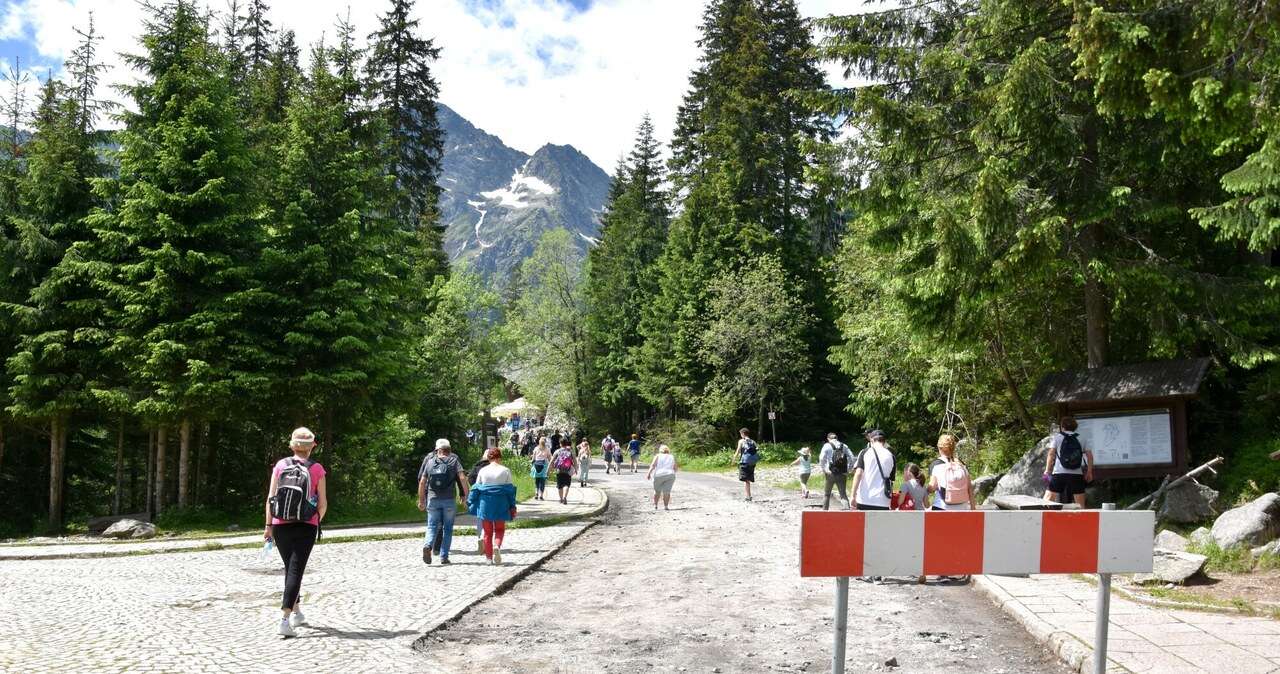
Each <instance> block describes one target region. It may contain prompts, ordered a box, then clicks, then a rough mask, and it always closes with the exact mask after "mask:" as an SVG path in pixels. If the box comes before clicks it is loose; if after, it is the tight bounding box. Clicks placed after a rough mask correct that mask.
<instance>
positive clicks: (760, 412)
mask: <svg viewBox="0 0 1280 674" xmlns="http://www.w3.org/2000/svg"><path fill="white" fill-rule="evenodd" d="M756 442H760V443H763V442H764V398H763V397H761V398H760V406H759V407H758V408H757V409H756Z"/></svg>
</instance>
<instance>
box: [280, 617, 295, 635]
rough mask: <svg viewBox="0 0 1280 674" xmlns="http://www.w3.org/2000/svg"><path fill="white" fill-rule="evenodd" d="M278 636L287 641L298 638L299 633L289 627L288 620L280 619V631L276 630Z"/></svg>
mask: <svg viewBox="0 0 1280 674" xmlns="http://www.w3.org/2000/svg"><path fill="white" fill-rule="evenodd" d="M276 634H279V635H280V636H282V637H284V638H286V639H289V638H292V637H296V636H298V633H297V632H294V631H293V627H292V626H290V625H289V619H288V618H281V619H280V629H278V630H276Z"/></svg>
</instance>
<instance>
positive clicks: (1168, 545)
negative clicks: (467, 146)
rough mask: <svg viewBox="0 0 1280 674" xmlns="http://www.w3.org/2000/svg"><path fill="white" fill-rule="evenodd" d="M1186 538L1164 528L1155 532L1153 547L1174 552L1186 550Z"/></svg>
mask: <svg viewBox="0 0 1280 674" xmlns="http://www.w3.org/2000/svg"><path fill="white" fill-rule="evenodd" d="M1187 543H1188V541H1187V539H1185V538H1183V537H1182V536H1179V535H1178V534H1177V533H1176V532H1173V531H1169V530H1167V529H1166V530H1164V531H1161V532H1160V533H1158V534H1156V541H1155V547H1157V548H1159V549H1161V550H1173V551H1174V552H1186V551H1187Z"/></svg>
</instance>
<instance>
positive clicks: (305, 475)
mask: <svg viewBox="0 0 1280 674" xmlns="http://www.w3.org/2000/svg"><path fill="white" fill-rule="evenodd" d="M313 463H314V462H313V461H310V460H307V461H300V460H298V459H296V458H294V459H290V461H289V464H288V465H287V466H285V467H284V468H283V469H281V470H280V475H279V477H277V478H276V493H275V495H274V496H272V497H271V516H272V517H274V518H276V519H278V520H280V521H282V522H306V521H308V520H310V519H311V518H312V517H314V516H315V514H316V505H315V504H314V503H312V502H311V490H312V485H311V465H312V464H313Z"/></svg>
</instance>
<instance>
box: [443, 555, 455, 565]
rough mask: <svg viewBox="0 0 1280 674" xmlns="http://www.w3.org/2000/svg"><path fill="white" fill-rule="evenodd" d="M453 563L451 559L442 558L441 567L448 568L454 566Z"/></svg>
mask: <svg viewBox="0 0 1280 674" xmlns="http://www.w3.org/2000/svg"><path fill="white" fill-rule="evenodd" d="M452 563H453V562H451V561H449V558H448V557H441V558H440V566H448V565H449V564H452Z"/></svg>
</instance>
